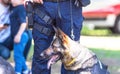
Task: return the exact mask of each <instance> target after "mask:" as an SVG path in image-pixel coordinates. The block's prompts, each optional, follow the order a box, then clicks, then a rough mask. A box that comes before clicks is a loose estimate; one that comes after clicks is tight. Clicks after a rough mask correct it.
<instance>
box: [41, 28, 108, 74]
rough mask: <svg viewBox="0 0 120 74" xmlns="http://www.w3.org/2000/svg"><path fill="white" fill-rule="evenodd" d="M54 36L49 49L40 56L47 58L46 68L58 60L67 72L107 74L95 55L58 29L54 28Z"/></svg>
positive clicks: (104, 66)
mask: <svg viewBox="0 0 120 74" xmlns="http://www.w3.org/2000/svg"><path fill="white" fill-rule="evenodd" d="M54 29H55V32H56V36H55V38H54V39H53V42H52V43H51V45H50V47H49V48H48V49H46V50H44V51H43V52H42V53H41V54H40V55H41V56H42V57H43V58H49V61H48V68H49V67H50V66H51V65H52V64H53V63H55V62H56V61H58V60H61V61H62V63H63V64H64V67H65V68H66V69H67V70H74V71H77V74H109V72H108V71H107V66H106V65H104V64H103V63H102V62H100V60H98V58H97V57H96V55H95V53H93V52H92V51H91V50H89V49H88V48H86V47H84V46H82V45H81V44H80V43H78V42H76V41H74V40H72V39H71V38H70V37H69V36H67V35H66V34H65V33H64V32H63V31H62V30H60V29H59V28H54Z"/></svg>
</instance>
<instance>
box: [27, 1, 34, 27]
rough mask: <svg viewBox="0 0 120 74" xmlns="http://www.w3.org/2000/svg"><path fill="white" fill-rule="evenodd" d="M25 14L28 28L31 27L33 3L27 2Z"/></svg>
mask: <svg viewBox="0 0 120 74" xmlns="http://www.w3.org/2000/svg"><path fill="white" fill-rule="evenodd" d="M26 13H27V18H28V28H32V27H33V3H32V2H30V1H28V2H27V5H26Z"/></svg>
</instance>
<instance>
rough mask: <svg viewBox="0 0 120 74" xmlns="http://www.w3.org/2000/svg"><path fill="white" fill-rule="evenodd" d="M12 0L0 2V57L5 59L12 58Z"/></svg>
mask: <svg viewBox="0 0 120 74" xmlns="http://www.w3.org/2000/svg"><path fill="white" fill-rule="evenodd" d="M9 15H10V0H0V56H2V57H3V58H4V59H8V58H9V57H10V50H12V44H13V43H12V39H11V31H10V28H11V27H10V25H9V23H10V19H9Z"/></svg>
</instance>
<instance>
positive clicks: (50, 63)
mask: <svg viewBox="0 0 120 74" xmlns="http://www.w3.org/2000/svg"><path fill="white" fill-rule="evenodd" d="M58 58H59V55H53V56H52V57H51V58H50V60H49V61H48V63H47V68H48V69H49V68H50V67H51V65H52V64H54V63H55V62H56V61H57V60H58Z"/></svg>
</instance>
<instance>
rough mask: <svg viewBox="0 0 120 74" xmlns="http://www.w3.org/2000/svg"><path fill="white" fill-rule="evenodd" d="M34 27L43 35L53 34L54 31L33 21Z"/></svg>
mask: <svg viewBox="0 0 120 74" xmlns="http://www.w3.org/2000/svg"><path fill="white" fill-rule="evenodd" d="M33 27H34V29H36V30H38V31H39V32H40V33H43V34H45V35H48V36H50V35H54V31H52V30H51V29H49V28H47V27H45V26H42V25H40V24H38V23H34V26H33Z"/></svg>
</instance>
